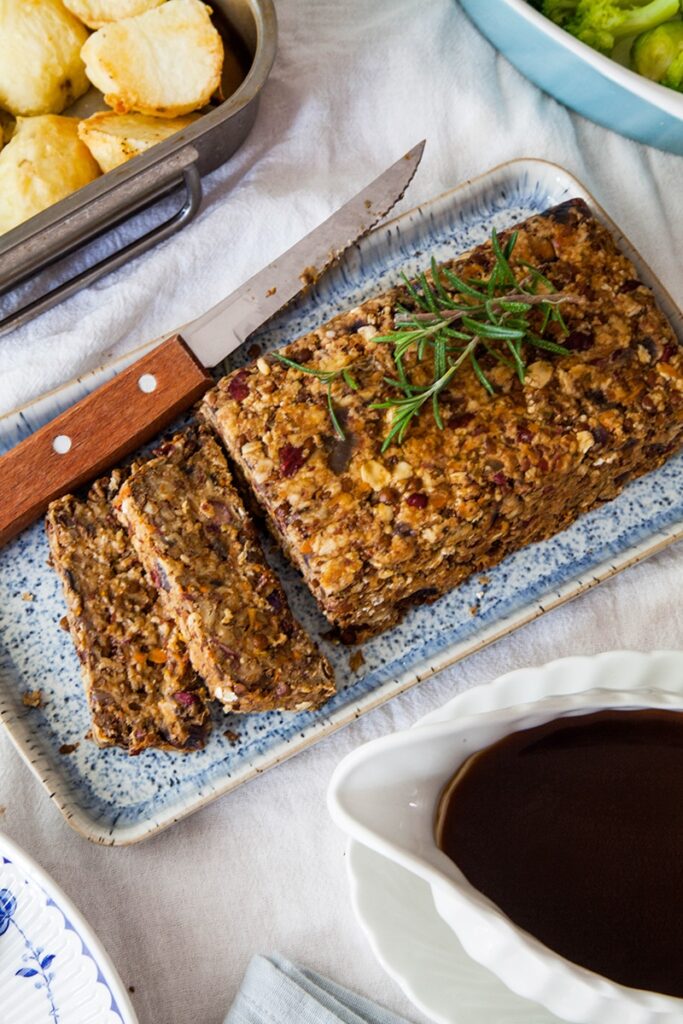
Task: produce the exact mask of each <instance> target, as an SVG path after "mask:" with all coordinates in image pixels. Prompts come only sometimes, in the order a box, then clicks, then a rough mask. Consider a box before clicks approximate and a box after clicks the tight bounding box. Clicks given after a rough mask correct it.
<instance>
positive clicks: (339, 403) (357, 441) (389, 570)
mask: <svg viewBox="0 0 683 1024" xmlns="http://www.w3.org/2000/svg"><path fill="white" fill-rule="evenodd" d="M518 232H519V233H518V237H517V242H516V245H515V247H514V252H513V255H512V257H511V262H512V265H513V268H515V267H516V272H517V273H518V279H521V278H523V277H524V274H525V270H524V267H523V263H521V261H524V260H526V261H528V262H529V263H531V264H532V265H533V266H535V267H536V268H538V269H539V270H541V271H542V272H543V273H544V274H545V275H546V276H547V277H548V278H549V279H550V280H551V282H552V284H553V286H554V288H555V290H556V291H558V292H559V291H562V292H564V293H565V295H566V296H567V297H568V298H567V301H564V302H563V305H562V312H563V315H564V318H565V320H566V322H567V326H568V328H569V334H568V335H567V336H566V337H565V336H562V334H561V333H560V331H561V329H560V327H559V325H553V324H551V325H550V327H549V328H548V329H547V330H546V333H545V336H546V337H548V338H550V339H551V340H555V341H557V342H561V343H563V344H564V345H565V346H566V347H567V348H568V349H570V354H569V355H557V354H550V353H546V352H539V351H538V350H535V353H532V354H531V355H530V356H529V365H528V369H527V373H526V377H525V381H524V384H521V383H520V381H519V380H518V378H517V376H516V374H515V373H514V371H513V369H512V368H510V367H508V366H505V365H502V364H500V363H497V362H496V361H495V360H493V359H491V358H490V357H488V356H486V355H484V356H483V357H482V359H481V364H482V366H483V367H485V369H486V373H487V375H488V377H489V379H490V380H491V381H492V382H493V384H494V385H495V394H494V395H493V396H489V395H488V394H487V392H486V391H485V390H484V389H483V387H482V386H481V385H480V383H479V381H478V380H477V378H476V376H475V374H474V372H473V371H472V369H471V368H470V367H469V366H468V365H467V364H465V365H464V366H463V367H462V368H461V370H460V371H459V372H458V373H457V374H456V376H455V377H454V378H453V379H452V381H451V383H450V385H449V388H448V390H446V391H445V392H444V393H442V396H441V406H440V407H441V412H442V417H443V422H444V426H443V429H439V427H438V426H437V425H436V423H435V420H434V417H433V416H432V414H431V410H430V409H429V408H428V407H427V408H425V409H424V410H423V411H422V412H421V413H420V415H419V416H418V417H416V418H415V419H414V420H413V421H412V422H411V425H410V429H409V431H408V432H407V434H406V436H405V438H404V440H403V442H402V444H401V445H398V444H392V445H391V446H390V447H388V448H387V450H386V451H385V452H384V453H382V451H381V449H382V442H383V439H384V438H385V437H386V435H387V432H388V430H389V427H390V426H391V412H390V411H389V410H387V409H371V408H370V405H371V404H372V403H373V402H378V401H385V400H387V399H388V398H391V397H395V396H396V390H395V389H392V387H391V386H390V385H389V384H388V383H386V382H385V381H384V380H383V378H385V377H386V376H389V377H395V376H396V367H395V365H394V363H393V359H392V356H391V351H390V346H389V345H387V344H377V343H375V342H373V340H372V338H373V336H374V335H376V334H378V333H379V334H380V335H386V334H387V333H389V332H391V331H392V330H393V329H394V318H395V313H396V307H397V303H400V304H402V305H403V306H404V307H405V308H407V309H415V302H414V300H413V298H412V297H411V295H410V293H409V291H408V290H407V289H406V288H405V287H400V288H395V289H393V290H392V291H390V292H388V293H387V294H385V295H381V296H379V297H378V298H375V299H372V300H370V301H368V302H365V303H364V304H363V305H362V306H359V307H358V308H356V309H353V310H351V311H350V312H347V313H343V314H341V315H339V316H335V317H334V318H333V319H332V320H330V321H329V322H328V323H326V324H324V325H323V326H322V327H320V328H319V329H318V330H315V331H313V332H311V333H310V334H307V335H305V336H304V337H302V338H300V339H298V340H297V341H295V342H294V343H292V344H291V345H289V346H287V347H286V348H285V349H283V350H282V354H283V355H285V356H286V357H288V358H289V359H291V360H293V361H295V362H297V363H299V364H303V365H305V366H306V367H309V368H313V369H314V370H337V369H339V368H340V367H344V366H348V367H350V368H352V372H353V378H354V379H355V381H356V382H357V384H358V385H359V388H358V390H356V391H355V390H353V389H352V388H350V387H348V386H347V385H346V383H345V382H344V381H343V380H342V379H340V378H337V379H335V380H334V381H333V382H332V384H331V394H332V401H333V404H334V409H335V412H336V416H337V419H338V421H339V423H340V424H341V426H342V431H343V433H344V435H345V439H344V440H339V439H337V437H336V436H335V431H334V430H333V426H332V423H331V418H330V415H329V410H328V406H327V384H326V382H325V381H323V380H320V379H318V378H316V377H315V376H312V375H310V374H304V373H302V372H300V371H297V370H296V369H294V368H292V367H288V366H285V365H283V364H282V363H281V362H279V360H277V359H274V358H273V357H272V356H267V357H262V358H260V359H258V360H257V361H256V362H255V363H252V364H250V365H248V366H247V367H245V368H242V369H239V370H236V371H235V372H233V373H231V374H229V375H228V376H227V377H225V378H223V379H222V380H221V381H220V382H219V383H218V384H217V386H216V387H215V388H213V389H212V390H211V391H210V392H209V393H208V394H207V395H206V396H205V398H204V401H203V405H202V415H203V417H204V418H205V419H206V420H207V421H208V422H209V423H210V424H211V425H212V426H213V427H214V429H215V430H216V431H217V432H218V434H219V435H220V437H221V438H222V440H223V442H224V443H225V445H226V447H227V450H228V452H229V454H230V456H231V457H232V459H233V460H234V462H235V464H236V466H237V468H238V471H239V472H240V474H241V475H242V476H243V477H244V479H245V480H246V482H247V483H248V485H249V487H250V488H251V490H252V491H253V493H254V495H255V497H256V499H257V501H258V502H259V503H260V504H261V506H262V507H263V508H264V509H265V512H266V514H267V518H268V522H269V526H270V528H271V530H272V532H273V533H274V535H275V536H276V538H277V539H278V540H279V543H280V544H281V546H282V548H283V549H284V551H285V552H286V553H287V555H288V556H289V557H290V558H291V560H292V561H293V562H294V563H295V564H296V565H297V566H298V568H299V569H300V571H301V572H302V574H303V577H304V579H305V581H306V583H307V584H308V586H309V587H310V589H311V590H312V592H313V594H314V595H315V596H316V598H317V599H318V602H319V603H320V606H321V608H322V610H323V612H324V613H325V615H326V616H327V618H328V619H329V621H330V622H331V623H332V624H334V626H336V627H338V629H339V631H340V632H341V636H342V639H344V640H347V641H350V642H353V641H358V640H362V639H363V638H365V637H367V636H370V635H372V634H374V633H377V632H379V631H381V630H384V629H387V628H388V627H390V626H393V625H394V624H395V623H396V622H397V621H398V620H399V619H400V618H401V616H402V614H403V612H404V611H405V609H406V608H407V607H408V606H410V605H412V604H417V603H422V602H425V601H432V600H435V599H436V598H438V597H439V596H440V595H441V594H444V593H445V592H446V591H449V590H450V589H451V588H453V587H455V586H457V585H458V584H459V583H460V582H461V581H463V580H464V579H465V578H466V577H468V576H469V575H470V574H472V573H474V572H477V571H482V570H485V569H486V568H487V567H490V566H492V565H494V564H496V563H497V562H499V561H500V560H501V559H502V558H503V557H504V556H505V555H507V554H508V553H509V552H512V551H515V550H517V549H518V548H520V547H522V546H523V545H526V544H529V543H531V542H534V541H540V540H543V539H544V538H547V537H550V536H551V535H553V534H555V533H557V532H558V531H559V530H561V529H563V528H564V527H566V526H568V525H569V524H570V523H571V522H572V521H573V520H575V519H576V518H577V516H579V515H580V514H581V513H583V512H586V511H588V510H589V509H591V508H593V507H595V506H596V505H598V504H600V503H601V502H604V501H607V500H609V499H610V498H613V497H614V496H615V495H617V494H618V493H619V491H621V489H622V488H623V487H624V485H625V484H626V483H627V482H628V481H629V480H631V479H633V478H634V477H637V476H639V475H640V474H642V473H645V472H647V471H648V470H651V469H654V468H655V467H656V466H658V465H660V464H661V463H662V462H663V461H664V460H665V459H666V458H667V456H669V455H670V454H671V453H672V452H674V451H675V450H676V449H677V448H678V447H679V445H680V443H681V439H682V433H683V423H682V403H681V387H682V384H683V359H682V357H681V351H680V350H679V346H678V344H677V340H676V337H675V335H674V333H673V331H672V329H671V327H670V326H669V324H668V323H667V321H666V319H665V317H664V315H663V314H662V313H661V311H660V310H659V309H658V308H657V306H656V304H655V300H654V298H653V295H652V293H651V291H650V290H649V289H648V288H647V287H646V286H645V285H643V284H642V283H641V282H640V281H639V280H638V277H637V274H636V270H635V268H634V267H633V265H632V264H631V263H630V262H629V260H628V259H627V258H626V257H625V256H624V255H622V254H621V253H620V252H619V250H618V249H617V247H616V245H615V242H614V240H613V239H612V237H611V235H610V234H609V232H608V231H607V229H606V228H605V227H604V226H603V225H601V224H600V223H599V222H598V221H597V220H596V219H594V218H593V216H592V215H591V214H590V211H589V210H588V207H587V206H586V204H585V203H583V202H582V201H581V200H570V201H569V202H567V203H564V204H562V205H561V206H557V207H554V208H553V209H550V210H548V211H547V212H545V213H544V214H541V215H538V216H534V217H531V218H530V219H529V220H527V221H525V222H524V223H523V224H521V225H519V226H518ZM509 237H510V233H509V232H505V233H503V234H502V235H501V241H502V243H505V242H506V241H507V239H508V238H509ZM493 262H494V254H493V250H492V245H491V243H487V244H485V245H482V246H479V247H478V248H476V249H474V250H473V251H471V252H470V253H468V254H466V255H464V256H460V257H458V258H456V259H453V260H451V261H449V262H448V263H446V264H445V266H448V267H450V268H451V269H452V270H454V271H455V272H456V273H457V274H459V275H460V276H461V277H466V278H476V279H480V280H481V279H486V278H487V276H488V275H489V274H490V271H491V269H492V266H493ZM427 278H428V279H429V280H431V275H430V274H428V275H427ZM442 286H443V287H445V289H446V290H450V289H449V285H448V282H447V281H446V280H443V281H442ZM535 312H540V311H535ZM532 315H534V314H532ZM539 329H540V328H539V327H536V330H539ZM553 331H554V332H555V333H554V334H553ZM413 351H414V350H413ZM410 358H411V354H410V353H409V355H408V356H406V362H405V365H406V366H407V367H408V368H409V369H411V372H412V373H413V374H414V376H413V380H414V381H415V382H417V383H418V384H427V383H430V382H431V380H432V379H433V378H432V376H431V366H430V365H429V364H428V363H427V362H426V361H424V367H425V369H424V370H423V363H417V362H416V361H415V360H414V358H413V362H412V363H411V362H410ZM421 374H422V376H421Z"/></svg>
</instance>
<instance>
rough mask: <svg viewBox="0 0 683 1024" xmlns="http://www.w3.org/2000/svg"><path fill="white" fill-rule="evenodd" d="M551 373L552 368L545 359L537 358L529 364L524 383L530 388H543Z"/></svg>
mask: <svg viewBox="0 0 683 1024" xmlns="http://www.w3.org/2000/svg"><path fill="white" fill-rule="evenodd" d="M552 375H553V368H552V366H551V365H550V363H547V362H546V361H545V359H537V360H536V362H535V363H532V364H531V366H529V368H528V370H527V372H526V376H525V378H524V383H525V384H528V385H529V386H530V387H532V388H544V387H545V386H546V384H547V383H548V381H549V380H550V378H551V377H552Z"/></svg>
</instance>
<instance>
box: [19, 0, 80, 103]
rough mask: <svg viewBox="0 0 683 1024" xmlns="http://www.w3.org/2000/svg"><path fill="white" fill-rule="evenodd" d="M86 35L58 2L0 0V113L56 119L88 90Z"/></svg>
mask: <svg viewBox="0 0 683 1024" xmlns="http://www.w3.org/2000/svg"><path fill="white" fill-rule="evenodd" d="M87 38H88V30H87V29H86V28H85V27H84V26H83V25H82V24H81V23H80V21H78V19H77V18H74V16H73V14H71V12H70V11H67V9H66V7H65V6H64V4H63V3H62V0H0V107H2V108H3V109H4V110H9V112H10V113H11V114H21V115H24V116H26V115H31V114H58V113H60V111H62V110H64V108H65V107H68V105H69V104H70V103H72V102H73V101H74V100H75V99H76V98H77V97H78V96H81V95H82V94H83V93H84V92H85V91H86V90H87V89H88V86H89V84H90V83H89V82H88V79H87V78H86V74H85V66H84V64H83V61H82V59H81V47H82V46H83V43H84V42H85V41H86V39H87Z"/></svg>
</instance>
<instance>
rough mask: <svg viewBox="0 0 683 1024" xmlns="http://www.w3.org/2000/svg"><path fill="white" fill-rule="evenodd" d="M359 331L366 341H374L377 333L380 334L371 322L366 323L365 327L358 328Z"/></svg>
mask: <svg viewBox="0 0 683 1024" xmlns="http://www.w3.org/2000/svg"><path fill="white" fill-rule="evenodd" d="M358 333H359V334H360V336H361V338H364V340H365V341H372V339H373V338H374V337H375V335H376V334H378V333H379V332H378V330H377V328H376V327H372V326H371V325H370V324H366V325H365V327H359V328H358Z"/></svg>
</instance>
